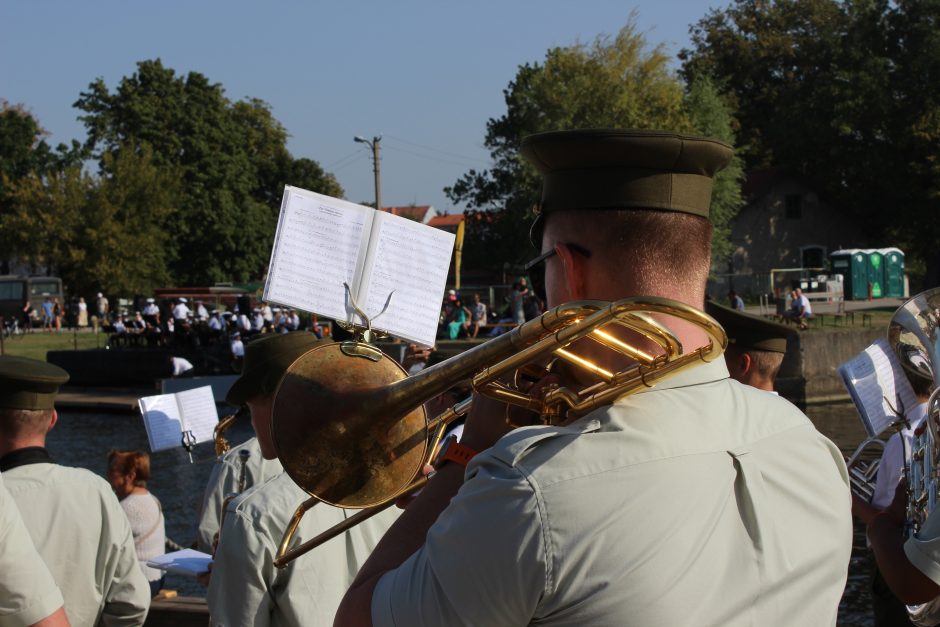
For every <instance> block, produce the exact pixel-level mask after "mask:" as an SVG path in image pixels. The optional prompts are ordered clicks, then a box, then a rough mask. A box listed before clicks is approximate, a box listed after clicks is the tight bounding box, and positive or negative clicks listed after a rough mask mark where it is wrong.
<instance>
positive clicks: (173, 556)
mask: <svg viewBox="0 0 940 627" xmlns="http://www.w3.org/2000/svg"><path fill="white" fill-rule="evenodd" d="M211 564H212V556H211V555H209V554H208V553H202V552H200V551H195V550H193V549H183V550H181V551H174V552H172V553H167V554H165V555H158V556H156V557H154V558H151V559H149V560H147V566H149V567H150V568H159V569H160V570H165V571H167V572H168V573H173V574H174V575H185V576H187V577H198V576H199V575H204V574H206V573H207V572H209V566H210V565H211Z"/></svg>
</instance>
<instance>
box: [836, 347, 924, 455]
mask: <svg viewBox="0 0 940 627" xmlns="http://www.w3.org/2000/svg"><path fill="white" fill-rule="evenodd" d="M839 374H840V375H841V376H842V381H843V382H844V383H845V386H846V388H847V389H848V390H849V394H850V395H851V396H852V400H853V402H854V403H855V405H856V407H858V410H859V414H860V415H861V418H862V424H863V425H864V427H865V430H866V431H867V432H868V434H869V435H870V436H874V435H878V434H880V433H882V432H883V431H884V430H885V429H887V428H888V427H890V426H891V425H892V424H893V423H894V422H895V421H896V420H897V415H896V414H895V413H894V410H893V409H892V407H893V408H894V409H897V410H899V411H904V412H909V411H910V410H911V409H913V408H914V407H915V406H916V405H917V397H916V396H915V395H914V390H913V388H911V384H910V381H908V380H907V376H906V375H905V374H904V371H903V369H902V367H901V364H900V362H899V361H898V359H897V356H896V355H895V354H894V352H893V351H892V350H891V347H890V345H889V344H888V341H887V340H885V339H883V338H879V339H877V340H875V341H874V342H873V343H872V344H871V345H870V346H868V348H866V349H865V350H864V351H862V352H861V353H859V354H858V355H856V356H855V357H853V358H852V359H850V360H849V361H847V362H845V363H844V364H842V365H841V366H839ZM899 398H900V400H898V399H899Z"/></svg>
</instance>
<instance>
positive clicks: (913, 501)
mask: <svg viewBox="0 0 940 627" xmlns="http://www.w3.org/2000/svg"><path fill="white" fill-rule="evenodd" d="M938 325H940V288H933V289H930V290H927V291H925V292H921V293H920V294H918V295H916V296H914V297H913V298H911V299H910V300H908V301H907V302H906V303H904V304H903V305H901V307H900V308H898V310H897V311H896V312H895V314H894V316H892V318H891V322H890V324H889V325H888V342H889V343H890V345H891V347H892V349H894V351H895V354H896V355H897V357H898V360H899V361H900V362H901V366H902V367H903V368H904V370H905V371H906V373H907V374H908V376H909V377H911V378H919V379H921V380H926V381H930V382H931V384H932V387H933V391H932V393H931V394H930V397H929V399H928V401H927V412H926V416H925V418H924V423H923V425H921V427H920V428H918V429H917V430H915V432H914V435H913V438H912V440H911V451H910V460H909V462H908V464H907V468H906V472H907V481H908V485H907V489H908V501H907V524H908V533H909V534H911V533H914V534H916V533H917V532H918V531H920V529H921V527H922V526H923V524H924V522H925V521H926V520H927V516H929V515H930V512H932V511H933V509H934V507H936V505H937V494H938V489H940V469H938V467H937V461H938V459H940V448H938V447H940V395H938V394H940V329H938Z"/></svg>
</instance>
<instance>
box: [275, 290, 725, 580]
mask: <svg viewBox="0 0 940 627" xmlns="http://www.w3.org/2000/svg"><path fill="white" fill-rule="evenodd" d="M664 316H665V317H672V318H674V319H678V320H681V321H684V322H686V323H690V324H692V325H694V326H695V327H697V328H698V329H699V330H701V331H702V332H704V334H705V335H706V336H707V338H708V342H707V343H706V344H705V345H704V346H700V347H697V348H694V349H687V348H686V347H683V346H682V344H681V343H680V342H679V340H678V338H676V337H675V335H673V333H672V332H671V331H669V329H668V328H667V327H666V326H665V325H664V324H663V323H662V322H661V321H660V318H662V317H664ZM614 327H620V328H625V329H627V330H629V331H631V332H632V333H633V335H634V336H637V337H638V338H639V339H640V341H639V342H638V344H637V345H636V346H634V345H631V344H628V343H626V342H624V341H622V340H621V339H620V338H619V337H618V335H619V334H618V333H612V332H611V330H612V329H613V328H614ZM581 341H583V342H593V343H596V344H599V345H600V346H602V347H604V349H606V350H609V351H613V353H615V354H618V355H621V356H625V357H626V358H628V359H629V365H628V366H627V367H626V368H625V369H623V370H621V371H610V370H607V369H605V368H604V367H602V365H599V364H597V363H593V362H590V361H588V360H586V359H584V358H582V357H580V356H579V355H577V354H575V353H574V352H572V350H571V348H572V345H573V344H575V343H578V342H581ZM726 346H727V336H726V335H725V333H724V330H723V329H722V328H721V326H720V325H719V324H718V323H717V322H715V320H713V319H712V318H711V317H710V316H708V315H706V314H705V313H703V312H702V311H700V310H698V309H695V308H693V307H690V306H688V305H685V304H683V303H679V302H676V301H673V300H669V299H665V298H657V297H635V298H627V299H623V300H619V301H616V302H605V301H579V302H572V303H567V304H564V305H560V306H558V307H555V308H554V309H551V310H549V311H547V312H545V313H544V314H542V316H541V317H539V318H536V319H534V320H530V321H528V322H526V323H525V324H523V325H521V326H519V327H516V328H515V329H513V330H512V331H511V332H510V333H507V334H504V335H501V336H499V337H497V338H495V339H493V340H490V341H488V342H486V343H484V344H480V345H478V346H476V347H474V348H472V349H470V350H468V351H466V352H464V353H462V354H460V355H458V356H456V357H453V358H451V359H448V360H446V361H444V362H441V363H439V364H436V365H434V366H431V367H429V368H426V369H424V370H422V371H421V372H419V373H417V374H416V375H414V376H411V377H409V376H407V373H406V372H405V371H404V369H403V368H402V367H401V366H400V365H399V364H398V363H397V362H395V361H394V360H392V359H391V358H389V357H388V356H386V355H384V354H383V353H382V352H381V351H379V350H378V349H376V348H374V347H373V346H371V345H369V344H366V343H363V342H361V341H351V342H342V343H333V344H326V345H322V346H317V347H315V348H313V349H311V350H310V351H309V352H307V353H305V354H304V355H302V356H301V357H299V358H298V359H297V360H296V361H295V362H294V363H293V364H292V365H291V366H290V368H288V370H287V372H286V373H285V374H284V376H283V378H282V379H281V381H280V384H279V386H278V389H277V391H276V394H275V399H274V405H273V426H272V429H273V436H274V446H275V448H276V449H277V453H278V457H279V459H280V460H281V464H282V465H283V466H284V471H285V472H286V473H287V474H288V475H289V476H290V477H291V478H292V479H293V480H294V482H295V483H297V485H298V486H300V487H301V488H302V489H303V490H304V491H306V492H307V493H308V494H310V495H311V498H310V499H308V500H306V501H305V502H303V503H302V504H301V505H300V506H299V507H298V508H297V510H296V512H295V513H294V516H293V518H292V519H291V522H290V524H289V525H288V528H287V530H286V531H285V533H284V537H283V539H282V541H281V544H280V547H279V550H278V553H277V556H276V558H275V560H274V565H275V566H277V567H279V568H283V567H284V566H286V565H287V564H288V563H289V562H290V561H291V560H293V559H295V558H296V557H299V556H300V555H302V554H304V553H306V552H307V551H309V550H311V549H313V548H315V547H316V546H318V545H319V544H322V543H323V542H325V541H326V540H328V539H330V538H332V537H335V536H336V535H338V534H339V533H342V532H343V531H345V530H346V529H348V528H350V527H352V526H354V525H356V524H358V523H359V522H361V521H363V520H365V519H367V518H369V517H370V516H373V515H375V514H377V513H379V512H380V511H383V510H384V509H386V508H388V507H390V506H391V505H392V504H393V503H394V501H395V499H396V498H398V497H400V496H402V495H404V494H407V493H410V492H412V491H414V490H416V489H418V488H420V487H421V486H423V485H424V483H425V482H426V481H427V479H426V478H425V477H421V478H419V479H417V480H416V479H415V478H416V477H418V476H419V475H420V473H421V469H422V468H423V466H424V465H425V464H427V463H429V462H430V459H431V456H432V455H433V452H434V449H435V448H436V446H437V444H438V443H439V441H440V439H441V437H442V435H443V433H444V431H445V429H446V427H447V425H448V424H449V423H450V422H452V421H453V420H455V419H456V418H457V417H458V416H461V415H463V414H465V413H466V412H467V411H469V409H470V407H471V403H472V401H471V400H470V399H467V400H465V401H463V402H461V403H458V404H457V405H455V406H454V407H452V408H451V409H449V410H447V411H445V412H444V413H443V414H441V415H440V416H436V417H432V418H431V419H429V418H428V416H427V415H426V412H425V409H424V403H426V402H428V401H429V400H431V399H433V398H434V397H436V396H437V395H439V394H441V393H442V392H444V391H445V390H447V389H448V388H450V387H451V386H452V385H454V384H455V383H456V382H458V381H461V380H465V379H470V380H471V381H472V387H473V389H474V391H475V392H477V393H479V394H482V395H484V396H487V397H490V398H494V399H496V400H500V401H503V402H504V403H507V404H508V405H515V406H518V407H522V408H525V409H528V410H530V411H532V412H535V413H536V414H538V415H539V416H540V417H541V419H542V421H543V422H544V423H547V424H553V423H559V422H563V421H566V420H570V419H573V418H577V417H580V416H583V415H585V414H588V413H590V412H591V411H593V410H594V409H597V408H599V407H602V406H605V405H608V404H610V403H612V402H613V401H614V400H616V399H617V398H619V397H621V396H623V395H625V394H629V393H631V392H633V391H636V390H639V389H641V388H644V387H652V386H653V385H655V384H656V383H657V382H658V381H660V380H662V379H664V378H666V377H668V376H671V375H672V374H675V373H678V372H680V371H682V370H685V369H687V368H691V367H694V366H696V365H698V364H701V363H703V362H709V361H712V360H714V359H716V358H719V357H720V356H721V354H722V352H723V351H724V349H725V347H726ZM549 360H552V361H553V362H554V363H556V364H563V366H562V367H565V368H569V369H571V370H573V371H576V372H578V373H579V376H577V377H573V378H576V379H577V380H578V381H579V384H577V385H575V384H565V385H553V386H546V387H544V388H540V389H539V392H538V393H537V394H535V395H533V394H529V393H528V391H527V389H526V386H524V385H522V384H520V382H519V379H520V377H519V376H518V375H519V374H520V373H523V372H530V371H532V370H533V369H535V368H536V364H542V363H545V362H547V361H549ZM541 372H542V373H543V374H544V373H546V372H547V370H545V369H544V368H542V370H541ZM513 374H515V375H517V376H516V381H514V382H513V383H507V382H506V381H505V379H506V377H507V375H513ZM585 381H586V382H585ZM321 502H322V503H326V504H329V505H334V506H338V507H343V508H351V509H362V511H361V512H358V513H357V514H355V515H354V516H351V517H350V518H348V519H347V520H346V521H344V522H343V523H341V524H340V525H337V526H336V527H334V528H332V529H330V530H327V531H326V532H324V533H322V534H320V535H319V536H317V537H316V538H313V539H311V540H309V541H307V542H305V543H303V544H301V545H300V546H297V547H295V548H293V549H290V550H288V549H289V546H290V543H291V539H292V537H293V535H294V533H295V532H296V529H297V527H298V525H299V523H300V521H301V518H302V517H303V515H304V513H305V512H306V511H307V510H309V509H310V508H311V507H313V506H315V505H317V504H318V503H321Z"/></svg>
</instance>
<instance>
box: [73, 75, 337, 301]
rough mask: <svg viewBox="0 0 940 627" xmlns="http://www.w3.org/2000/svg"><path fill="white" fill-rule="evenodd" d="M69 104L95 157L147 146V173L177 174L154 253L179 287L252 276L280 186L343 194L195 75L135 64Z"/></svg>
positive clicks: (261, 263) (259, 104) (252, 102)
mask: <svg viewBox="0 0 940 627" xmlns="http://www.w3.org/2000/svg"><path fill="white" fill-rule="evenodd" d="M75 106H76V107H77V108H78V109H79V110H81V111H82V112H84V115H83V116H82V117H81V119H82V121H83V122H84V124H85V127H86V129H87V131H88V139H87V142H86V148H87V149H88V150H89V151H91V152H92V154H94V155H95V156H96V157H98V158H99V159H102V158H103V156H104V155H106V154H111V155H114V156H116V157H117V156H119V155H120V153H121V151H123V150H127V149H133V150H135V151H141V150H143V149H145V148H146V149H148V150H149V151H151V152H150V153H149V154H152V157H151V158H152V162H153V164H154V165H155V166H157V167H159V168H162V169H166V170H167V171H172V172H173V173H174V174H173V175H174V176H177V175H178V176H179V181H180V190H181V191H180V194H179V196H178V206H177V207H176V211H175V212H174V214H173V216H172V217H171V218H170V219H169V220H168V222H167V224H166V227H167V230H168V233H169V237H168V239H167V241H166V242H164V243H163V245H162V248H163V250H164V254H165V257H166V265H167V268H168V270H169V273H170V276H172V277H173V278H174V280H175V281H177V282H179V283H180V284H184V285H187V284H189V285H193V284H212V283H215V282H218V281H247V280H252V279H258V278H260V277H261V276H262V275H263V272H264V269H265V265H266V263H267V261H268V259H269V257H270V251H271V242H272V239H273V236H274V225H275V222H276V219H277V213H278V210H279V207H280V196H281V191H282V189H283V184H284V183H287V182H289V183H291V184H294V185H302V186H305V187H307V188H308V189H311V190H314V191H320V192H323V193H327V194H331V195H338V196H341V195H342V189H341V188H340V187H339V185H338V184H337V182H336V180H335V178H333V177H332V176H330V175H328V174H326V173H324V172H323V171H322V170H321V169H320V168H319V166H318V165H317V164H316V163H315V162H312V161H309V160H305V159H302V160H295V159H294V158H293V157H291V155H290V153H289V152H288V151H287V149H286V146H285V144H286V140H287V132H286V131H285V129H284V128H283V127H282V126H281V124H280V123H279V122H278V121H277V120H276V119H274V117H273V116H272V115H271V111H270V108H269V107H268V105H267V104H266V103H264V102H263V101H261V100H257V99H249V100H244V101H240V102H236V103H232V102H231V101H229V100H228V99H227V98H226V96H225V92H224V89H223V88H222V86H221V85H219V84H217V83H211V82H210V81H209V79H208V78H206V77H205V76H203V75H202V74H200V73H198V72H190V73H189V74H188V75H186V76H185V77H184V76H177V75H176V73H175V72H174V70H172V69H170V68H165V67H164V66H163V64H162V63H161V62H160V60H159V59H158V60H151V61H142V62H140V63H138V65H137V72H135V73H134V74H133V75H131V76H129V77H125V78H123V79H122V80H121V82H120V83H119V85H118V87H117V88H116V89H115V90H114V92H113V93H112V92H111V91H110V90H109V89H108V87H107V86H106V85H105V84H104V81H102V80H101V79H98V80H96V81H94V82H93V83H91V84H90V85H89V87H88V89H87V90H86V91H84V92H82V94H81V97H80V98H79V99H78V101H77V102H76V103H75ZM298 162H299V163H298ZM103 165H104V162H103V161H102V166H103ZM295 175H301V176H302V177H303V179H302V180H297V179H295V178H293V177H294V176H295Z"/></svg>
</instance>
